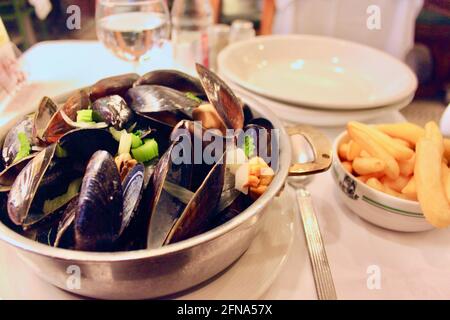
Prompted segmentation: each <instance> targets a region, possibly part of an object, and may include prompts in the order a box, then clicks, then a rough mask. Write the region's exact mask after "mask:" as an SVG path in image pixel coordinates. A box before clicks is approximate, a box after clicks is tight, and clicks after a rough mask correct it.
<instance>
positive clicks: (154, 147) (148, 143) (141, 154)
mask: <svg viewBox="0 0 450 320" xmlns="http://www.w3.org/2000/svg"><path fill="white" fill-rule="evenodd" d="M131 154H132V155H133V158H134V159H136V160H137V161H138V162H147V161H150V160H152V159H154V158H156V157H157V156H159V153H158V143H157V142H156V141H155V139H145V140H144V144H143V145H142V146H140V147H138V148H135V149H131Z"/></svg>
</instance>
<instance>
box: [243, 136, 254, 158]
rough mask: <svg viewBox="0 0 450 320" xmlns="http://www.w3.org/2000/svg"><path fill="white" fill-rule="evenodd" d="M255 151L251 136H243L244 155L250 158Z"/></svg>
mask: <svg viewBox="0 0 450 320" xmlns="http://www.w3.org/2000/svg"><path fill="white" fill-rule="evenodd" d="M254 150H255V142H254V141H253V138H252V137H251V136H245V138H244V153H245V155H246V156H247V158H250V157H251V156H252V155H253V151H254Z"/></svg>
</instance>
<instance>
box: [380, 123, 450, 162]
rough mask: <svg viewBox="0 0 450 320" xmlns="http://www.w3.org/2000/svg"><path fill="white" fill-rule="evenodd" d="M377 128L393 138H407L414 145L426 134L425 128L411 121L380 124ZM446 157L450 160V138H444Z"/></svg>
mask: <svg viewBox="0 0 450 320" xmlns="http://www.w3.org/2000/svg"><path fill="white" fill-rule="evenodd" d="M377 128H378V129H379V130H381V131H383V132H384V133H386V134H387V135H389V136H391V137H393V138H399V139H403V140H406V141H408V142H410V143H411V144H412V145H416V143H417V142H418V141H419V139H420V138H422V137H423V136H424V135H425V129H423V128H421V127H419V126H418V125H416V124H413V123H409V122H405V123H392V124H380V125H378V126H377ZM444 157H445V158H446V159H447V160H450V139H444Z"/></svg>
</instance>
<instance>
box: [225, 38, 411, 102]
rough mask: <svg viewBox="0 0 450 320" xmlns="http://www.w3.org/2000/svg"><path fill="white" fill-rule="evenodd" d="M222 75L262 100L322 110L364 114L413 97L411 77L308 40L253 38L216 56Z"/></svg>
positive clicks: (372, 56)
mask: <svg viewBox="0 0 450 320" xmlns="http://www.w3.org/2000/svg"><path fill="white" fill-rule="evenodd" d="M218 66H219V70H220V72H221V73H222V74H223V75H225V76H226V77H227V78H229V79H230V80H231V81H233V82H235V83H237V84H239V85H240V86H242V87H244V88H246V89H248V90H251V91H253V92H255V93H258V94H260V95H263V96H266V97H269V98H271V99H276V100H280V101H284V102H288V103H290V104H300V105H304V106H309V107H318V108H325V109H347V110H349V109H353V110H354V109H368V108H377V107H382V106H386V105H391V104H394V103H398V102H400V101H402V100H404V99H406V98H407V97H408V96H410V95H412V94H414V92H415V90H416V88H417V78H416V76H415V74H414V73H413V72H412V71H411V70H410V68H409V67H408V66H406V65H405V64H404V63H403V62H401V61H399V60H397V59H395V58H394V57H392V56H390V55H388V54H386V53H384V52H382V51H379V50H377V49H373V48H370V47H367V46H364V45H361V44H357V43H353V42H349V41H344V40H339V39H334V38H327V37H319V36H311V35H275V36H263V37H257V38H255V39H252V40H249V41H243V42H238V43H235V44H233V45H230V46H229V47H227V48H226V49H225V50H223V51H222V52H221V53H220V55H219V62H218Z"/></svg>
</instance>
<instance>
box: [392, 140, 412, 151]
mask: <svg viewBox="0 0 450 320" xmlns="http://www.w3.org/2000/svg"><path fill="white" fill-rule="evenodd" d="M393 140H394V141H395V142H396V143H398V144H400V145H402V146H404V147H407V148H410V149H411V144H410V143H409V142H408V141H406V140H403V139H399V138H393Z"/></svg>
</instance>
